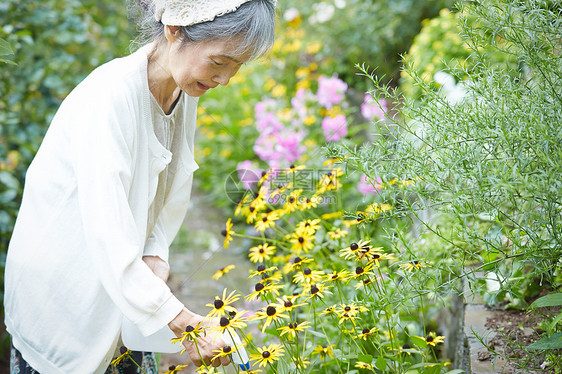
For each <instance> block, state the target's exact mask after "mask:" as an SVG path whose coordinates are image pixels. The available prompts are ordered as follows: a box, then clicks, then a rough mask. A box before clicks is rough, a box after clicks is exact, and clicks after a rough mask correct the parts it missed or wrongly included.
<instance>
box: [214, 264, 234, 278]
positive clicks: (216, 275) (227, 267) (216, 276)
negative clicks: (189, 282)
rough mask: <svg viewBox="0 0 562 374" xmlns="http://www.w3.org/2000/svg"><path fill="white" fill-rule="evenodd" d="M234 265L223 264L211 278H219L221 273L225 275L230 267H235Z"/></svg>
mask: <svg viewBox="0 0 562 374" xmlns="http://www.w3.org/2000/svg"><path fill="white" fill-rule="evenodd" d="M235 268H236V266H235V265H228V266H225V267H223V268H221V269H219V270H218V271H217V272H216V273H215V274H214V275H213V276H212V278H213V279H214V280H219V279H220V278H222V276H223V275H225V274H226V273H228V272H229V271H231V270H232V269H235Z"/></svg>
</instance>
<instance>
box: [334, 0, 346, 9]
mask: <svg viewBox="0 0 562 374" xmlns="http://www.w3.org/2000/svg"><path fill="white" fill-rule="evenodd" d="M334 5H335V6H336V8H338V9H343V8H345V0H334Z"/></svg>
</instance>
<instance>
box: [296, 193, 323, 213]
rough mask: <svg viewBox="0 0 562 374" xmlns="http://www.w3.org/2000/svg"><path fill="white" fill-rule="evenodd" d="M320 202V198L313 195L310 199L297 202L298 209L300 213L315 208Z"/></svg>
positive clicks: (306, 198)
mask: <svg viewBox="0 0 562 374" xmlns="http://www.w3.org/2000/svg"><path fill="white" fill-rule="evenodd" d="M321 202H322V196H320V195H318V194H314V195H312V196H310V197H305V198H302V199H300V200H299V206H298V209H299V210H301V211H304V210H307V209H312V208H316V207H317V206H318V204H320V203H321Z"/></svg>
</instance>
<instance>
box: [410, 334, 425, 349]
mask: <svg viewBox="0 0 562 374" xmlns="http://www.w3.org/2000/svg"><path fill="white" fill-rule="evenodd" d="M410 339H412V343H414V344H415V345H417V346H418V347H421V348H426V347H427V343H426V341H425V340H424V339H422V338H420V337H419V336H410Z"/></svg>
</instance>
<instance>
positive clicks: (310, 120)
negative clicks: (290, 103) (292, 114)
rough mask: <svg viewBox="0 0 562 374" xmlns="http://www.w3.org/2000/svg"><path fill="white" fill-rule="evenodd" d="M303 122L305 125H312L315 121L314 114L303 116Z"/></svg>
mask: <svg viewBox="0 0 562 374" xmlns="http://www.w3.org/2000/svg"><path fill="white" fill-rule="evenodd" d="M303 122H304V124H305V125H306V126H310V125H313V124H314V123H316V116H314V115H310V116H306V117H304V120H303Z"/></svg>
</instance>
